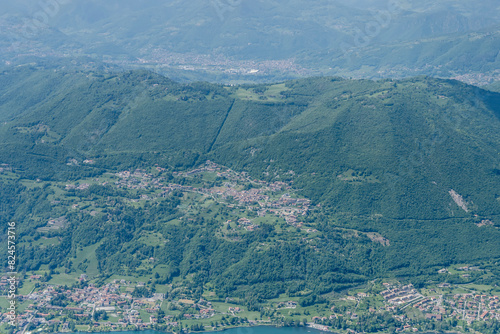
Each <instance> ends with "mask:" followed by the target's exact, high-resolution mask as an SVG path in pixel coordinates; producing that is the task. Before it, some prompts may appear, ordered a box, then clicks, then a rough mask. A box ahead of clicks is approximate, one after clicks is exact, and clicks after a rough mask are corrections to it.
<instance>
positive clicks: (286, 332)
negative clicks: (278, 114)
mask: <svg viewBox="0 0 500 334" xmlns="http://www.w3.org/2000/svg"><path fill="white" fill-rule="evenodd" d="M211 333H217V334H320V333H326V332H322V331H319V330H316V329H312V328H307V327H280V328H275V327H268V326H258V327H242V328H231V329H228V330H225V331H222V332H211ZM82 334H83V333H82ZM97 334H164V332H157V331H134V332H105V333H104V332H103V333H97Z"/></svg>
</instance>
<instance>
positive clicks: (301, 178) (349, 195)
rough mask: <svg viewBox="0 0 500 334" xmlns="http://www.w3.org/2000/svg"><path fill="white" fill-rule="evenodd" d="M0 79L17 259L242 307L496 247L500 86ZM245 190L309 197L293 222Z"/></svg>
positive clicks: (142, 76) (54, 76)
mask: <svg viewBox="0 0 500 334" xmlns="http://www.w3.org/2000/svg"><path fill="white" fill-rule="evenodd" d="M0 87H1V89H0V101H1V104H0V121H1V127H0V143H1V146H0V147H1V148H0V164H2V170H1V171H0V178H1V181H0V196H1V199H2V201H1V203H2V206H1V207H0V208H1V218H2V220H5V221H7V220H11V219H15V220H17V221H18V222H19V233H20V234H21V235H23V243H22V244H21V245H20V248H19V252H20V257H23V258H24V259H26V261H23V264H22V266H24V269H26V270H38V269H40V268H50V269H53V270H59V271H62V272H66V273H69V274H75V275H79V274H80V273H84V272H86V268H87V267H89V266H90V267H92V268H94V269H92V270H93V271H94V272H95V271H96V269H95V268H96V266H97V268H98V270H99V273H100V274H102V275H103V276H98V275H97V274H94V278H96V279H97V278H99V277H100V278H106V277H110V276H111V275H113V274H120V275H145V276H148V275H153V274H154V273H158V275H159V278H158V281H165V282H171V281H172V280H176V281H178V280H181V281H182V282H184V283H183V284H186V286H188V287H189V290H190V291H192V292H193V293H194V295H195V296H197V297H198V298H199V297H200V296H201V294H202V293H204V291H206V290H207V289H212V290H213V292H214V293H216V294H217V295H218V296H221V297H226V296H239V297H245V298H247V299H246V300H248V301H249V303H250V304H252V303H258V302H259V300H261V299H262V298H275V297H277V295H279V294H280V293H284V292H286V291H288V293H292V294H293V293H299V292H300V291H309V292H311V291H314V293H317V294H322V293H327V292H330V291H333V290H336V291H340V290H342V289H343V288H345V287H349V286H353V285H356V284H360V283H362V282H365V281H366V280H368V279H373V278H377V277H391V276H394V275H397V276H401V277H406V278H408V279H410V280H412V281H414V282H415V283H418V282H423V281H425V280H426V279H432V277H433V275H437V270H438V269H440V268H442V267H443V266H449V265H451V264H456V263H468V262H474V261H490V260H495V259H498V258H500V249H499V248H498V242H499V240H500V232H499V231H498V228H497V227H498V225H499V224H500V220H499V217H500V194H499V192H498V189H500V151H499V147H500V146H499V144H500V119H499V117H500V94H498V93H494V92H491V91H486V90H482V89H479V88H477V87H473V86H468V85H465V84H462V83H460V82H458V81H452V80H440V79H432V78H428V77H418V78H413V79H407V80H401V81H394V80H383V81H378V82H375V81H369V80H344V79H340V78H325V77H322V78H310V79H302V80H296V81H288V82H284V83H280V84H272V85H243V86H222V85H214V84H208V83H192V84H179V83H176V82H174V81H171V80H169V79H167V78H165V77H162V76H159V75H156V74H153V73H149V72H146V71H132V72H125V73H99V72H70V71H57V72H54V71H52V70H50V71H49V70H43V69H36V68H30V67H29V66H26V67H19V68H16V69H13V70H12V69H11V70H4V71H3V72H2V73H0ZM207 160H210V161H212V162H214V163H216V164H218V165H217V166H221V165H223V166H227V167H230V168H231V169H232V170H233V171H235V172H233V171H227V170H226V169H225V167H217V168H219V169H215V167H210V168H211V169H203V168H209V167H206V166H210V164H206V162H207ZM200 168H202V170H200ZM242 172H248V173H249V174H248V176H247V174H244V173H242ZM232 173H236V174H232ZM280 182H282V183H280ZM172 184H175V186H172ZM184 187H187V188H184ZM252 189H257V190H255V191H256V192H257V193H259V191H262V194H264V195H265V196H268V199H266V201H271V200H275V201H276V202H273V203H288V202H287V201H288V200H287V198H289V197H290V198H302V199H304V200H306V199H309V200H311V203H309V202H308V201H305V202H300V201H299V202H300V203H307V207H308V209H307V210H305V211H304V214H303V215H302V213H300V214H294V217H295V218H293V220H291V219H290V216H289V215H290V212H287V210H292V209H293V208H296V206H295V205H296V204H293V205H291V206H288V204H283V205H282V206H279V205H281V204H273V205H276V208H277V209H272V208H273V206H270V207H269V210H268V211H266V212H264V213H262V212H261V211H262V208H264V207H266V206H262V205H264V204H262V205H261V204H259V203H261V202H262V201H263V198H264V197H262V198H260V199H258V200H257V199H254V197H252V199H251V200H249V201H244V200H243V199H241V197H238V196H240V195H241V194H244V195H241V196H250V195H248V194H254V193H252V192H251V190H252ZM258 189H261V190H258ZM264 189H265V191H264ZM225 192H227V194H230V195H227V196H226V195H224V196H223V195H221V194H224V193H225ZM247 192H248V193H247ZM217 194H218V195H217ZM252 196H254V195H252ZM280 199H281V200H280ZM283 199H285V200H284V202H283ZM258 201H261V202H258ZM280 201H282V202H280ZM291 202H292V203H295V202H294V201H291ZM300 205H302V204H300ZM300 205H299V206H298V207H299V208H300ZM304 205H306V204H304ZM266 210H267V209H266ZM273 210H274V211H273ZM276 210H278V211H276ZM280 210H281V211H280ZM293 210H296V209H293ZM293 210H292V211H293ZM300 210H302V209H300ZM300 210H299V211H300ZM294 212H295V211H294ZM300 212H302V211H300ZM241 218H245V219H248V221H251V222H252V226H253V227H249V226H248V224H249V223H248V221H246V220H245V219H243V220H241ZM44 238H50V240H58V242H56V243H54V244H53V245H45V244H40V242H39V240H45V239H44ZM53 238H55V239H53ZM87 250H88V251H89V252H91V253H92V254H91V256H90V255H89V256H90V257H89V260H88V261H90V263H91V264H89V263H87V261H83V260H82V258H83V257H82V255H81V254H82V252H86V251H87ZM151 259H154V260H151ZM492 279H496V278H492ZM207 284H208V285H207ZM299 295H300V294H299Z"/></svg>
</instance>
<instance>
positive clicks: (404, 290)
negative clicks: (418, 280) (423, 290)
mask: <svg viewBox="0 0 500 334" xmlns="http://www.w3.org/2000/svg"><path fill="white" fill-rule="evenodd" d="M380 294H381V295H382V297H384V299H385V300H386V301H387V302H389V303H391V304H395V305H400V304H405V303H408V302H411V301H413V300H416V299H418V298H422V297H423V296H422V295H421V294H420V293H419V292H418V291H417V290H415V289H414V287H413V285H412V284H409V285H405V286H402V287H395V288H393V289H388V290H385V291H382V292H381V293H380Z"/></svg>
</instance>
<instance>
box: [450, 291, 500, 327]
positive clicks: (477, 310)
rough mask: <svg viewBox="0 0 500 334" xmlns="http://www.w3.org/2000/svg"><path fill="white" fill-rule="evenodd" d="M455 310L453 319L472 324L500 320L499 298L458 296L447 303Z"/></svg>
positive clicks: (474, 295)
mask: <svg viewBox="0 0 500 334" xmlns="http://www.w3.org/2000/svg"><path fill="white" fill-rule="evenodd" d="M445 302H446V304H447V305H449V306H450V307H451V308H452V309H453V313H452V314H451V316H452V317H456V318H458V319H463V320H466V321H467V322H469V323H470V322H472V321H476V320H489V319H496V320H500V303H499V298H498V296H487V295H484V294H483V295H479V294H471V293H469V294H456V295H454V296H453V298H452V299H449V300H446V301H445Z"/></svg>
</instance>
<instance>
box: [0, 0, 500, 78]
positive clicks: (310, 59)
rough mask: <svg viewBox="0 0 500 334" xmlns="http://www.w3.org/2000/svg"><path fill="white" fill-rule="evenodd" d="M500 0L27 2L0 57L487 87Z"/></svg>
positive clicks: (10, 12)
mask: <svg viewBox="0 0 500 334" xmlns="http://www.w3.org/2000/svg"><path fill="white" fill-rule="evenodd" d="M497 7H498V6H497V5H496V4H495V2H494V1H484V2H481V3H479V4H476V5H475V6H471V4H470V2H468V1H438V2H432V3H430V2H417V1H393V2H390V1H388V2H387V3H381V2H375V1H366V0H365V1H357V2H353V3H351V2H343V1H337V2H332V1H315V2H314V3H310V2H304V1H297V0H294V1H287V2H285V3H283V2H282V1H247V0H242V1H233V2H230V1H227V0H213V1H201V0H200V1H190V2H189V3H186V2H183V1H147V2H145V3H144V2H141V3H140V4H138V3H136V2H133V1H120V2H118V1H107V2H106V3H102V2H97V1H81V0H75V1H71V2H65V3H64V4H61V5H58V6H55V7H54V8H50V7H47V8H43V6H41V5H40V4H37V3H35V2H31V1H24V2H16V3H10V4H8V5H6V6H5V7H4V8H3V14H0V27H1V28H2V29H1V30H0V43H1V46H2V51H1V54H0V55H1V56H2V58H3V59H4V60H5V61H16V60H17V61H21V62H22V61H23V59H26V58H25V57H26V56H28V55H31V56H36V57H41V56H42V57H59V58H60V57H68V56H69V57H75V56H90V57H92V59H93V60H94V61H99V62H103V61H104V62H106V63H112V64H116V65H120V66H125V67H128V68H136V67H145V66H146V67H149V68H150V69H154V70H155V71H158V72H161V73H166V74H169V75H173V74H174V73H175V72H176V71H181V73H182V72H188V74H187V76H188V77H194V78H197V79H207V80H211V81H226V82H229V81H241V80H243V81H262V80H273V78H274V79H278V80H279V79H283V78H290V77H300V76H309V75H318V74H323V75H343V76H351V77H359V78H380V77H407V76H414V75H420V74H425V75H433V76H440V77H458V78H460V79H462V80H464V81H468V82H471V83H476V84H486V83H489V82H491V81H493V80H495V79H498V76H499V73H498V71H496V70H497V69H498V54H499V51H500V50H499V48H498V45H500V43H499V38H498V34H499V25H498V24H499V22H500V21H499V18H500V13H499V10H498V8H497ZM47 13H48V14H47ZM457 54H459V56H458V57H457V56H456V55H457ZM183 75H184V76H186V75H185V74H178V78H183Z"/></svg>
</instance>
